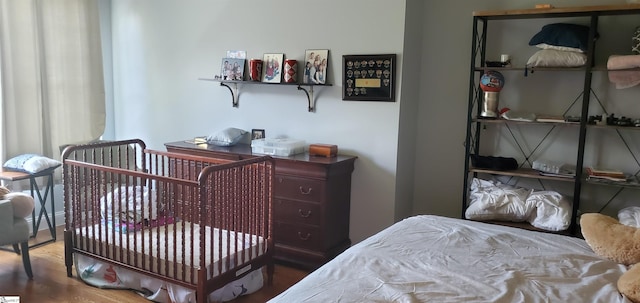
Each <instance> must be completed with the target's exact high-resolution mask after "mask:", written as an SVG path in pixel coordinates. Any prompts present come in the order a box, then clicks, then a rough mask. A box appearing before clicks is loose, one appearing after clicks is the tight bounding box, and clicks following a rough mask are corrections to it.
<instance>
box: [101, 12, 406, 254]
mask: <svg viewBox="0 0 640 303" xmlns="http://www.w3.org/2000/svg"><path fill="white" fill-rule="evenodd" d="M111 14H112V41H113V47H112V50H113V79H114V81H113V82H114V83H113V86H114V103H115V115H114V117H115V121H114V122H115V137H116V138H119V139H122V138H131V137H137V138H141V139H143V140H145V141H146V142H147V144H148V145H149V146H150V147H151V148H156V149H164V146H163V143H166V142H171V141H178V140H183V139H187V138H190V137H193V136H198V135H206V134H209V133H211V132H213V131H216V130H219V129H222V128H225V127H229V126H233V127H239V128H242V129H246V130H250V129H252V128H263V129H266V135H267V137H275V136H282V135H284V136H288V137H291V138H296V139H304V140H306V141H307V142H308V143H331V144H337V145H338V147H339V150H340V152H341V153H344V154H350V155H355V156H358V160H357V161H356V164H355V166H356V167H355V171H354V174H353V177H352V195H351V232H350V234H351V238H352V240H353V241H354V242H357V241H359V240H361V239H363V238H364V237H366V236H368V235H370V234H373V233H374V232H376V231H378V230H380V229H382V228H384V227H386V226H388V225H390V224H391V223H393V221H394V199H395V186H396V181H395V180H396V179H395V176H396V158H397V146H398V124H399V121H398V117H399V114H398V113H399V110H400V105H401V103H402V102H403V100H402V99H401V98H400V96H401V94H399V93H398V95H397V96H398V98H397V101H396V102H361V101H359V102H356V101H348V102H347V101H342V94H341V86H342V85H341V81H342V77H341V71H342V69H341V62H342V55H349V54H385V53H394V54H397V55H398V65H400V64H402V61H403V56H402V49H403V41H404V37H403V35H402V33H403V31H404V30H403V28H404V14H405V10H404V1H384V0H354V1H338V0H329V1H322V2H317V1H315V2H311V1H308V2H307V1H300V0H281V1H273V2H271V1H270V2H265V1H260V0H240V1H238V0H234V1H229V0H225V1H197V0H189V1H175V0H162V1H157V0H153V1H151V0H139V1H119V0H113V1H112V11H111ZM314 48H317V49H329V50H330V52H329V57H330V59H329V60H330V66H329V77H328V82H329V83H333V86H331V87H323V88H316V91H315V95H316V98H317V103H316V105H317V108H316V112H315V113H309V112H308V111H307V101H306V97H305V95H304V93H303V92H300V91H297V90H296V88H295V87H294V86H256V85H253V86H244V87H242V88H241V93H240V105H239V107H238V108H233V107H231V99H230V94H229V91H228V90H227V89H226V88H224V87H220V86H219V85H217V83H214V82H207V81H199V80H198V78H200V77H209V78H211V77H213V75H214V74H215V73H217V72H218V71H219V69H220V63H221V59H222V58H223V57H224V56H225V53H226V51H227V50H246V51H247V54H248V56H249V57H261V56H262V54H263V53H284V54H285V55H286V56H287V57H289V58H293V59H298V60H302V59H303V57H304V52H305V49H314ZM397 71H398V79H397V82H396V85H397V87H401V86H402V74H401V73H400V71H401V70H400V69H398V70H397Z"/></svg>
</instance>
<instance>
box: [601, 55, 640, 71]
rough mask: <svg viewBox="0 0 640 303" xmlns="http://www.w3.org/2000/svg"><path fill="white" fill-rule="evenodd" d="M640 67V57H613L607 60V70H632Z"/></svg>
mask: <svg viewBox="0 0 640 303" xmlns="http://www.w3.org/2000/svg"><path fill="white" fill-rule="evenodd" d="M638 67H640V55H611V56H609V60H607V69H609V70H618V69H630V68H638Z"/></svg>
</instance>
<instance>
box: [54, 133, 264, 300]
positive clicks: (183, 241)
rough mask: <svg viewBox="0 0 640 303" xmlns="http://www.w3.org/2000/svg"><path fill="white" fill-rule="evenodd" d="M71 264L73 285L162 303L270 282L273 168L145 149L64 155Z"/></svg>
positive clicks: (114, 147)
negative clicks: (77, 281) (133, 293)
mask: <svg viewBox="0 0 640 303" xmlns="http://www.w3.org/2000/svg"><path fill="white" fill-rule="evenodd" d="M62 159H63V186H64V203H65V233H64V239H65V265H66V267H67V276H69V277H71V276H72V272H73V270H72V268H73V265H74V264H75V268H76V272H77V275H78V276H79V277H80V278H81V279H82V280H83V281H85V282H86V283H88V284H90V285H94V286H98V287H103V288H124V289H132V290H135V291H137V292H138V293H139V294H140V295H142V296H144V297H146V298H148V299H150V300H153V301H156V302H198V303H204V302H218V301H228V300H231V299H233V298H235V297H237V296H239V295H243V294H249V293H251V292H253V291H256V290H257V289H259V288H260V287H262V285H263V270H265V271H266V276H267V283H271V280H272V277H273V259H272V254H273V240H272V192H273V176H274V162H273V160H272V159H271V158H270V157H268V156H266V157H256V158H253V159H249V160H242V161H230V160H221V159H212V158H206V157H198V156H190V155H183V154H174V153H168V152H163V151H155V150H150V149H147V148H146V145H145V143H144V142H143V141H141V140H137V139H133V140H123V141H111V142H97V143H93V144H85V145H76V146H69V147H67V148H66V149H65V150H64V152H63V155H62Z"/></svg>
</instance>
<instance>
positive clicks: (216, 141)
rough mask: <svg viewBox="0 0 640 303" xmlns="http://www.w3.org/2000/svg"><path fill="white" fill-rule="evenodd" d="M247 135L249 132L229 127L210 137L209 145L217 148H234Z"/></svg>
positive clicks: (208, 139)
mask: <svg viewBox="0 0 640 303" xmlns="http://www.w3.org/2000/svg"><path fill="white" fill-rule="evenodd" d="M246 133H247V132H246V131H244V130H242V129H239V128H233V127H228V128H225V129H223V130H221V131H218V132H216V133H213V134H211V135H209V136H208V137H207V143H211V144H213V145H217V146H232V145H235V144H236V143H238V141H240V139H242V136H244V134H246Z"/></svg>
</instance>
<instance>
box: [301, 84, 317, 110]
mask: <svg viewBox="0 0 640 303" xmlns="http://www.w3.org/2000/svg"><path fill="white" fill-rule="evenodd" d="M298 90H301V91H304V93H305V94H307V100H308V101H309V112H314V111H315V110H316V108H315V105H316V100H315V99H313V85H309V90H307V89H306V88H304V87H302V86H300V85H298Z"/></svg>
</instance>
